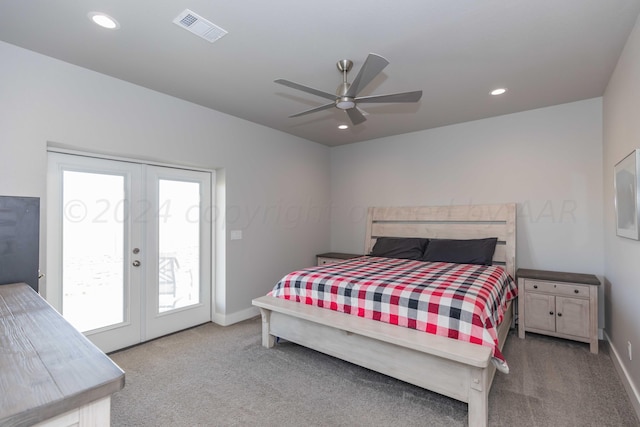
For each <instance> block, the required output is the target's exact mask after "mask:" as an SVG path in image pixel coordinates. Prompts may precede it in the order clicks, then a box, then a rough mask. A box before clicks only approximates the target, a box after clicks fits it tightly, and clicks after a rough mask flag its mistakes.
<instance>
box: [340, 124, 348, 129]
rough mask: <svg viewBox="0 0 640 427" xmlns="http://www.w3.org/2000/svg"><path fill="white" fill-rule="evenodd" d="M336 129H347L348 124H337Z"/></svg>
mask: <svg viewBox="0 0 640 427" xmlns="http://www.w3.org/2000/svg"><path fill="white" fill-rule="evenodd" d="M338 129H340V130H344V129H349V126H348V125H339V126H338Z"/></svg>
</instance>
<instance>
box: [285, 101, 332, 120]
mask: <svg viewBox="0 0 640 427" xmlns="http://www.w3.org/2000/svg"><path fill="white" fill-rule="evenodd" d="M335 106H336V104H335V103H334V102H331V103H329V104H325V105H321V106H319V107H315V108H312V109H310V110H305V111H301V112H300V113H296V114H292V115H290V116H289V118H293V117H300V116H304V115H305V114H311V113H315V112H316V111H322V110H328V109H329V108H331V107H335Z"/></svg>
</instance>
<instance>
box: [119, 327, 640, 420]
mask: <svg viewBox="0 0 640 427" xmlns="http://www.w3.org/2000/svg"><path fill="white" fill-rule="evenodd" d="M260 328H261V322H260V320H259V318H255V319H251V320H248V321H245V322H241V323H238V324H235V325H232V326H227V327H221V326H217V325H215V324H212V323H208V324H205V325H202V326H199V327H196V328H193V329H189V330H187V331H183V332H180V333H177V334H174V335H170V336H167V337H164V338H160V339H157V340H155V341H152V342H149V343H145V344H142V345H139V346H137V347H133V348H130V349H127V350H123V351H120V352H116V353H112V354H110V356H111V358H112V359H113V360H114V361H115V362H116V363H117V364H118V365H119V366H120V367H121V368H122V369H124V370H125V372H126V385H125V388H124V389H123V390H122V391H120V392H118V393H115V394H114V395H113V399H112V416H111V418H112V425H113V426H116V427H117V426H154V427H155V426H365V425H366V426H466V425H467V405H466V404H464V403H461V402H458V401H456V400H453V399H450V398H447V397H444V396H441V395H438V394H436V393H432V392H429V391H426V390H423V389H421V388H419V387H415V386H412V385H410V384H407V383H403V382H401V381H398V380H394V379H392V378H389V377H386V376H384V375H380V374H377V373H375V372H372V371H369V370H367V369H364V368H360V367H358V366H355V365H352V364H350V363H347V362H343V361H340V360H338V359H335V358H332V357H329V356H326V355H324V354H321V353H317V352H315V351H313V350H309V349H306V348H303V347H300V346H297V345H295V344H291V343H280V344H278V345H277V346H276V347H275V348H273V349H266V348H263V347H262V346H261V345H260ZM504 354H505V357H506V359H507V361H508V363H509V366H510V369H511V373H510V374H508V375H505V374H501V373H496V378H495V380H494V382H493V387H492V389H491V394H490V397H489V425H491V426H509V427H512V426H625V427H626V426H639V425H640V423H639V422H638V419H637V418H636V416H635V413H634V411H633V408H632V406H631V403H630V401H629V399H628V397H627V395H626V394H625V391H624V389H623V386H622V383H621V382H620V380H619V378H618V376H617V374H616V372H615V370H614V367H613V363H612V361H611V359H610V357H609V354H608V352H607V347H606V345H604V343H601V351H600V354H598V355H594V354H591V353H590V352H589V346H588V345H587V344H581V343H574V342H571V341H566V340H559V339H555V338H550V337H545V336H540V335H535V334H527V338H526V339H525V340H521V339H519V338H518V337H517V334H516V333H515V331H511V333H510V336H509V338H508V340H507V342H506V344H505V348H504Z"/></svg>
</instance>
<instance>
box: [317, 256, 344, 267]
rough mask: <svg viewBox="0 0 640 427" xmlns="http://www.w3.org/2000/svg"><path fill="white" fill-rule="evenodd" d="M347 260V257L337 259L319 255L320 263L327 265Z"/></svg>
mask: <svg viewBox="0 0 640 427" xmlns="http://www.w3.org/2000/svg"><path fill="white" fill-rule="evenodd" d="M342 261H346V260H345V259H336V258H322V257H318V260H317V262H318V265H327V264H335V263H336V262H342Z"/></svg>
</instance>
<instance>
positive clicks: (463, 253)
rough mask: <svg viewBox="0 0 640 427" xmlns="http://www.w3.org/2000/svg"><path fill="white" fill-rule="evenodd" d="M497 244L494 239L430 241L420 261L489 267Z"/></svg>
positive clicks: (496, 240)
mask: <svg viewBox="0 0 640 427" xmlns="http://www.w3.org/2000/svg"><path fill="white" fill-rule="evenodd" d="M497 242H498V239H497V238H496V237H489V238H487V239H469V240H456V239H431V240H430V241H429V246H427V250H426V251H425V253H424V256H423V257H422V260H423V261H434V262H455V263H458V264H481V265H491V264H492V262H493V253H494V252H495V251H496V243H497Z"/></svg>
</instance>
